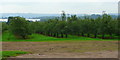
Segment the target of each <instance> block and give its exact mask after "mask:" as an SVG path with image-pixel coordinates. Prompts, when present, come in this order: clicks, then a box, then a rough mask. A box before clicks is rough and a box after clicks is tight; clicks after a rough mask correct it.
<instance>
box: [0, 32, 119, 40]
mask: <svg viewBox="0 0 120 60" xmlns="http://www.w3.org/2000/svg"><path fill="white" fill-rule="evenodd" d="M29 37H30V38H29V39H17V38H15V36H14V35H13V34H11V33H9V32H4V33H3V34H2V41H11V42H14V41H36V42H37V41H68V40H101V41H103V40H107V41H109V40H118V39H100V38H89V37H81V36H74V35H68V38H55V37H50V36H45V35H41V34H32V35H30V36H29Z"/></svg>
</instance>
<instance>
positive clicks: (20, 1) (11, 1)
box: [0, 0, 119, 14]
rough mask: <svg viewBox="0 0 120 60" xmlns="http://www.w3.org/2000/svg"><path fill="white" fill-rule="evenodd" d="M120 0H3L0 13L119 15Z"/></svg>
mask: <svg viewBox="0 0 120 60" xmlns="http://www.w3.org/2000/svg"><path fill="white" fill-rule="evenodd" d="M118 1H119V0H1V2H0V13H41V14H59V13H61V11H65V12H66V13H69V14H93V13H102V11H106V13H118Z"/></svg>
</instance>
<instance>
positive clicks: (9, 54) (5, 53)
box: [0, 51, 29, 58]
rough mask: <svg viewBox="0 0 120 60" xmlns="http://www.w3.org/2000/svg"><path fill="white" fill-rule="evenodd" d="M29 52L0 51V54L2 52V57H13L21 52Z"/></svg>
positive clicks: (21, 52)
mask: <svg viewBox="0 0 120 60" xmlns="http://www.w3.org/2000/svg"><path fill="white" fill-rule="evenodd" d="M28 53H29V52H24V51H0V54H2V58H6V57H14V56H18V55H21V54H28Z"/></svg>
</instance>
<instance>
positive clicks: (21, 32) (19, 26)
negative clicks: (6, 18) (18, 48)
mask: <svg viewBox="0 0 120 60" xmlns="http://www.w3.org/2000/svg"><path fill="white" fill-rule="evenodd" d="M9 29H10V31H11V32H12V33H13V34H14V35H16V36H20V37H22V38H23V39H26V38H27V36H28V35H30V34H31V31H30V28H29V23H28V21H26V20H25V18H22V17H13V18H12V19H11V20H10V28H9Z"/></svg>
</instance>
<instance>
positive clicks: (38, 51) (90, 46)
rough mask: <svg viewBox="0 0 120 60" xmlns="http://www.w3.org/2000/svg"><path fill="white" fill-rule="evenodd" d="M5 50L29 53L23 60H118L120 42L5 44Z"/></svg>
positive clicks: (3, 44) (23, 56)
mask: <svg viewBox="0 0 120 60" xmlns="http://www.w3.org/2000/svg"><path fill="white" fill-rule="evenodd" d="M2 46H3V50H4V51H6V50H9V51H10V50H12V51H13V50H21V51H28V52H31V54H27V55H22V56H17V57H21V58H25V57H26V58H80V57H82V58H90V57H91V58H117V56H118V41H65V42H63V41H60V42H3V43H2Z"/></svg>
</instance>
